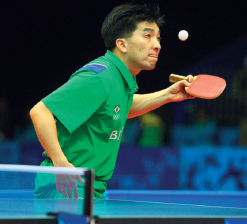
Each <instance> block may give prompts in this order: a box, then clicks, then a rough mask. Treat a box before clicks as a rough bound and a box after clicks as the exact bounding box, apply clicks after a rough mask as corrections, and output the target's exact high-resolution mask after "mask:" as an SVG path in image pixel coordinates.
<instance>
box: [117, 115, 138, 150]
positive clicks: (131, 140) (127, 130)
mask: <svg viewBox="0 0 247 224" xmlns="http://www.w3.org/2000/svg"><path fill="white" fill-rule="evenodd" d="M140 129H141V120H140V118H139V117H135V118H131V119H128V120H127V121H126V124H125V127H124V131H123V136H122V142H121V144H123V145H136V144H137V140H138V138H139V135H140Z"/></svg>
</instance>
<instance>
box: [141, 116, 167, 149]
mask: <svg viewBox="0 0 247 224" xmlns="http://www.w3.org/2000/svg"><path fill="white" fill-rule="evenodd" d="M140 119H141V124H142V125H141V133H140V138H139V141H138V144H139V146H142V147H149V148H155V147H159V146H162V145H163V143H164V133H165V124H164V122H163V120H162V118H161V117H160V116H158V115H157V114H155V113H154V112H148V113H145V114H143V115H141V116H140Z"/></svg>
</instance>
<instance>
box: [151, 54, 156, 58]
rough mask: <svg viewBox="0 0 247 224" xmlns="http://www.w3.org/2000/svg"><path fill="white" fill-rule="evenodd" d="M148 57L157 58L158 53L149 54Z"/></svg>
mask: <svg viewBox="0 0 247 224" xmlns="http://www.w3.org/2000/svg"><path fill="white" fill-rule="evenodd" d="M149 57H152V58H158V55H157V54H150V55H149Z"/></svg>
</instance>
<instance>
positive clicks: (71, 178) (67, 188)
mask: <svg viewBox="0 0 247 224" xmlns="http://www.w3.org/2000/svg"><path fill="white" fill-rule="evenodd" d="M59 166H62V167H71V168H75V167H74V166H73V165H72V164H71V163H69V162H68V161H66V162H63V164H60V165H59ZM55 181H56V188H57V191H58V192H59V193H61V194H62V195H64V196H69V198H70V199H72V198H73V196H72V191H73V193H74V197H75V198H76V199H78V197H79V194H78V188H77V181H79V182H80V183H85V181H84V180H83V179H82V178H81V176H79V175H67V174H56V175H55ZM71 188H72V190H71Z"/></svg>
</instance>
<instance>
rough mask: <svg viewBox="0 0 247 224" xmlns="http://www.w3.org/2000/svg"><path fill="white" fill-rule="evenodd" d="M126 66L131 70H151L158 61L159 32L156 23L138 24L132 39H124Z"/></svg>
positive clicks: (159, 47)
mask: <svg viewBox="0 0 247 224" xmlns="http://www.w3.org/2000/svg"><path fill="white" fill-rule="evenodd" d="M126 41H127V59H128V66H130V67H131V69H137V70H151V69H154V68H155V65H156V62H157V61H158V55H159V52H160V49H161V46H160V30H159V27H158V26H157V25H156V23H154V22H153V23H150V22H140V23H138V24H137V29H136V30H135V31H134V32H133V34H132V37H130V38H126Z"/></svg>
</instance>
